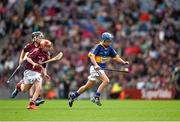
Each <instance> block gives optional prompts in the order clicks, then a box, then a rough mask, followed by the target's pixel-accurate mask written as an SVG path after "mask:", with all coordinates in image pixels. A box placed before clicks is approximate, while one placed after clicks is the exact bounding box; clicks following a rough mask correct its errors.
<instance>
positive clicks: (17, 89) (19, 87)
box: [11, 80, 23, 98]
mask: <svg viewBox="0 0 180 122" xmlns="http://www.w3.org/2000/svg"><path fill="white" fill-rule="evenodd" d="M21 84H23V80H21V81H19V82H18V83H17V84H16V86H15V89H14V91H13V92H12V93H11V98H15V97H16V96H17V94H18V93H19V92H20V91H21Z"/></svg>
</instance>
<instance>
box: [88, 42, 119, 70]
mask: <svg viewBox="0 0 180 122" xmlns="http://www.w3.org/2000/svg"><path fill="white" fill-rule="evenodd" d="M92 55H94V56H95V60H96V62H97V64H98V65H99V66H100V67H101V68H102V69H103V68H105V67H106V63H107V62H109V61H110V59H111V58H115V57H116V55H117V52H116V51H115V50H114V49H113V48H112V47H111V46H109V47H108V48H105V47H103V46H102V45H101V44H97V45H96V46H95V47H94V48H93V49H92V50H91V51H90V52H89V54H88V56H89V57H90V56H92Z"/></svg>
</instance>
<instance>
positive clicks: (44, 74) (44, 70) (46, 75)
mask: <svg viewBox="0 0 180 122" xmlns="http://www.w3.org/2000/svg"><path fill="white" fill-rule="evenodd" d="M42 73H43V76H44V78H45V80H46V81H47V82H48V81H49V79H50V76H49V75H48V73H47V67H43V66H42Z"/></svg>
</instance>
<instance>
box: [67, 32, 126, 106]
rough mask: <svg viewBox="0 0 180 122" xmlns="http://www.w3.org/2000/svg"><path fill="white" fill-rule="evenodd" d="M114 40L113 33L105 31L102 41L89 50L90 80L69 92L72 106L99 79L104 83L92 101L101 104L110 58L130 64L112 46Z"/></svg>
mask: <svg viewBox="0 0 180 122" xmlns="http://www.w3.org/2000/svg"><path fill="white" fill-rule="evenodd" d="M112 41H113V36H112V34H110V33H108V32H105V33H103V34H102V41H101V42H100V43H99V44H97V45H96V46H95V47H94V48H93V49H92V50H91V51H90V52H89V54H88V56H89V58H90V59H91V62H92V66H91V67H90V75H89V77H88V82H87V83H86V84H85V85H84V86H82V87H80V88H79V90H77V91H76V92H74V93H70V94H69V106H70V107H72V105H73V102H74V100H75V98H77V97H78V96H79V95H80V94H82V93H83V92H85V91H86V90H88V89H90V88H92V87H93V86H94V85H95V83H96V82H97V81H101V82H102V83H101V84H100V86H99V87H98V89H97V92H96V94H95V96H94V97H93V98H92V100H91V101H92V102H93V103H95V104H97V105H98V106H101V105H102V104H101V102H100V95H101V93H102V92H103V90H104V88H105V87H106V85H107V84H108V83H109V78H108V77H107V75H106V74H105V72H104V70H103V69H104V68H105V67H106V63H107V62H108V61H109V60H110V58H113V59H114V60H115V61H117V62H119V63H123V64H129V62H128V61H124V60H123V59H121V58H120V56H119V55H118V54H117V52H116V51H115V50H114V49H113V48H112V46H111V44H112Z"/></svg>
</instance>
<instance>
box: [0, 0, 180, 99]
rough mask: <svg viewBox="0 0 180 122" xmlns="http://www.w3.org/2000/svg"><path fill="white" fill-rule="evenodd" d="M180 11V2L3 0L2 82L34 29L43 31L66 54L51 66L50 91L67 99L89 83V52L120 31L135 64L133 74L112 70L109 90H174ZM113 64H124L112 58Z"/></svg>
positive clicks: (120, 47) (122, 48)
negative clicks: (115, 86)
mask: <svg viewBox="0 0 180 122" xmlns="http://www.w3.org/2000/svg"><path fill="white" fill-rule="evenodd" d="M179 13H180V1H179V0H1V1H0V51H1V52H0V53H1V54H0V55H1V56H0V86H6V82H5V81H6V80H7V79H8V77H9V76H10V75H11V73H12V72H13V70H14V69H15V68H16V66H17V65H18V57H19V55H20V51H21V49H22V48H23V46H24V45H25V44H27V43H28V42H30V41H31V33H32V32H34V31H38V30H40V31H41V32H43V33H44V34H45V37H46V38H47V39H49V40H51V41H52V42H53V45H54V48H55V50H54V52H53V55H55V54H57V53H58V52H59V51H62V52H63V53H64V58H63V59H62V60H61V61H58V62H54V63H51V64H49V66H48V72H49V74H50V76H51V82H48V83H46V84H45V85H44V91H45V94H46V96H47V97H49V98H56V97H57V98H67V96H68V93H69V91H73V90H77V89H78V88H79V87H80V86H81V85H83V84H84V83H85V82H86V81H87V77H88V75H89V67H90V65H91V64H90V61H89V59H88V57H87V54H88V52H89V51H90V49H91V48H92V47H93V46H94V45H95V44H96V43H98V42H99V41H100V36H101V34H102V33H103V32H105V31H108V32H110V33H112V34H113V35H114V37H115V39H114V42H113V47H114V48H115V49H116V51H117V52H118V53H119V55H120V56H121V57H122V58H123V59H125V60H128V61H129V62H130V65H129V67H128V68H129V70H130V73H129V74H121V73H115V72H107V75H108V76H109V79H110V81H111V83H110V85H109V87H108V91H109V92H107V94H108V93H110V91H111V90H110V89H111V86H113V84H118V85H119V87H121V88H122V89H124V88H137V89H160V88H163V89H168V88H172V87H173V82H172V81H171V74H172V70H173V67H174V66H176V65H177V63H178V62H179V61H180V53H179V52H180V18H179V16H180V15H179ZM108 67H110V68H121V67H123V66H122V65H120V64H116V63H114V62H110V63H109V64H108ZM22 73H23V71H22V69H21V70H20V71H18V73H17V74H16V76H15V77H14V79H13V80H14V81H13V82H17V81H18V80H19V79H21V78H22Z"/></svg>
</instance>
